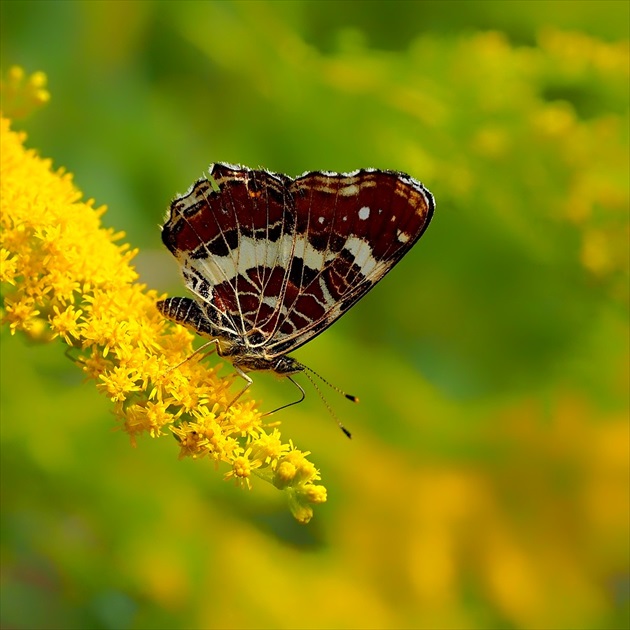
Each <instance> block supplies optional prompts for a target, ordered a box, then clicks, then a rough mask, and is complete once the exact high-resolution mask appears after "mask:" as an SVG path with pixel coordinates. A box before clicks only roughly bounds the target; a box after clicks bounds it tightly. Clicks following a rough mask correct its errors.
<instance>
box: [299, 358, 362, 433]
mask: <svg viewBox="0 0 630 630" xmlns="http://www.w3.org/2000/svg"><path fill="white" fill-rule="evenodd" d="M303 367H304V374H306V378H308V380H309V381H311V384H312V385H313V387H314V388H315V391H316V392H317V393H318V394H319V397H320V398H321V399H322V401H323V403H324V405H325V406H326V409H328V413H329V414H330V415H331V416H332V417H333V419H334V420H335V422H336V423H337V424H338V425H339V428H340V429H341V430H342V431H343V432H344V434H345V435H346V436H347V437H349V438H351V437H352V434H351V433H350V431H348V429H346V427H344V426H343V424H341V422H340V420H339V418H337V415H336V414H335V412H334V411H333V410H332V407H331V406H330V405H329V404H328V401H327V400H326V399H325V398H324V395H323V394H322V390H321V389H320V388H319V387H318V386H317V383H316V382H315V379H313V377H312V376H311V374H314V375H315V376H317V378H318V379H320V380H321V381H323V382H324V383H326V385H328V387H330V388H331V389H334V390H335V391H336V392H338V393H339V394H341V395H342V396H345V397H346V398H347V399H348V400H351V401H352V402H355V403H358V402H359V399H358V398H357V397H356V396H352V395H351V394H346V392H344V391H343V390H341V389H339V387H336V386H335V385H333V384H332V383H329V382H328V381H327V380H326V379H325V378H324V377H322V376H320V375H319V374H318V373H317V372H315V371H314V370H311V368H310V367H307V366H306V365H304V366H303ZM309 372H310V373H311V374H309Z"/></svg>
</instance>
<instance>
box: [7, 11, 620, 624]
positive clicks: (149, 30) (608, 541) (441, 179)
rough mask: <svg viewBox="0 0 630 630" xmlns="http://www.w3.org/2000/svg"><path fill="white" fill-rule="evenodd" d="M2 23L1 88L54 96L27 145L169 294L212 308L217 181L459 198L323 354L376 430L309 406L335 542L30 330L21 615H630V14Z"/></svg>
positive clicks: (13, 386)
mask: <svg viewBox="0 0 630 630" xmlns="http://www.w3.org/2000/svg"><path fill="white" fill-rule="evenodd" d="M1 8H2V16H1V17H2V19H1V25H0V26H1V31H0V32H1V39H2V43H1V52H2V69H3V71H5V72H6V70H7V69H8V67H9V66H11V65H13V64H19V65H22V66H23V67H24V68H25V69H26V71H27V72H33V71H36V70H42V71H44V72H45V73H46V74H47V75H48V79H49V88H50V91H51V93H52V100H51V102H50V104H49V105H48V107H47V108H45V109H44V110H42V111H41V112H39V113H37V114H36V115H34V116H33V117H32V118H30V119H29V120H28V121H26V122H17V123H16V125H15V126H16V127H17V128H22V129H25V130H26V131H27V132H28V134H29V139H28V145H29V146H32V147H36V148H37V149H38V150H39V151H40V152H41V154H42V155H43V156H46V157H51V158H53V160H54V163H55V165H57V166H65V167H67V168H68V170H70V171H71V172H73V173H74V174H75V181H76V182H77V185H78V186H79V188H80V189H81V190H82V191H84V193H85V196H86V197H94V198H95V199H96V201H97V203H98V204H107V205H108V207H109V210H108V212H107V214H106V215H105V217H104V223H105V225H107V226H111V227H114V228H116V229H117V230H124V231H125V232H126V233H127V239H128V241H129V242H130V243H131V244H132V246H134V247H139V248H140V249H141V252H140V254H139V255H138V257H137V260H136V262H137V268H138V270H139V272H140V274H141V277H142V280H143V281H144V282H146V283H147V284H148V285H149V286H150V287H151V288H156V289H158V290H160V291H168V292H169V293H171V294H172V295H183V294H184V289H183V285H182V283H181V282H180V280H179V277H178V271H177V269H176V267H175V265H174V262H173V261H172V260H171V257H170V255H169V254H168V253H167V252H166V250H165V249H164V248H163V247H162V245H161V242H160V235H159V224H160V223H161V221H162V219H163V216H164V213H165V210H166V207H167V205H168V203H169V201H170V199H171V198H172V197H173V196H174V195H175V194H176V193H177V192H183V191H184V190H186V188H187V187H188V186H189V185H190V184H191V183H192V181H193V180H194V179H196V178H198V177H200V176H201V175H202V174H203V173H204V171H205V170H206V169H207V167H208V164H209V163H210V162H213V161H230V162H236V163H242V164H246V165H249V166H252V167H253V166H264V167H266V168H269V169H272V170H278V171H282V172H286V173H288V174H290V175H297V174H299V173H301V172H303V171H305V170H309V169H327V170H351V169H355V168H359V167H365V166H373V167H381V168H391V169H399V170H403V171H406V172H409V173H410V174H412V175H413V176H414V177H416V178H418V179H420V180H421V181H423V182H424V183H425V185H427V186H428V187H429V188H430V190H432V191H433V193H434V194H435V197H436V200H437V211H436V215H435V218H434V221H433V223H432V225H431V226H430V228H429V230H428V231H427V233H426V235H425V236H424V237H423V239H422V240H421V242H420V243H419V245H418V246H417V247H416V248H415V249H414V251H412V252H411V253H410V254H409V255H408V256H407V257H406V258H405V260H404V261H402V262H401V263H400V265H399V266H398V267H397V268H396V270H395V271H394V272H392V274H391V275H390V276H388V277H387V278H386V279H385V280H384V282H383V283H382V284H381V285H379V286H378V287H377V288H376V289H375V290H374V291H373V292H372V293H370V295H368V296H366V297H365V298H364V299H363V300H362V301H361V303H360V304H358V305H357V306H356V307H355V308H354V309H352V312H351V313H349V314H348V315H347V316H346V317H344V318H343V319H342V320H340V321H339V322H338V323H337V324H335V326H334V327H333V328H332V329H330V330H329V331H327V332H326V333H325V334H324V335H322V336H321V337H320V338H318V339H317V340H316V341H314V342H312V343H310V344H308V345H307V346H306V347H305V348H304V349H302V350H300V351H299V353H298V355H297V356H298V358H299V359H300V360H301V361H303V362H304V363H306V364H307V365H309V366H311V367H312V368H313V369H315V370H317V371H318V372H320V373H321V374H322V375H324V376H325V377H326V378H327V379H329V380H330V381H332V382H333V383H335V384H337V385H339V386H340V387H342V388H344V389H346V390H347V391H350V392H352V393H354V394H356V395H358V396H359V397H360V398H361V401H362V402H361V404H360V405H350V404H348V403H346V402H345V401H344V400H343V399H342V398H340V397H338V396H337V394H335V393H334V392H332V391H326V392H325V393H326V397H327V399H328V400H329V402H330V404H331V405H332V406H333V407H334V408H335V410H336V412H337V413H338V415H339V416H340V418H341V419H342V420H343V422H344V424H345V425H346V426H347V427H348V428H349V429H350V430H351V431H352V432H353V435H354V439H353V440H352V441H348V440H346V439H345V438H344V436H343V435H342V434H341V432H340V431H339V430H338V429H337V427H336V426H335V424H334V423H333V422H332V421H331V419H330V417H329V415H328V414H327V412H326V409H325V407H324V405H323V404H322V402H321V401H320V400H319V398H318V396H317V394H316V393H315V392H313V391H312V390H310V391H309V392H308V397H307V400H306V402H305V403H304V404H302V405H300V406H299V407H297V408H292V409H291V410H289V411H287V412H285V413H283V414H282V416H281V417H279V418H278V419H280V420H282V430H283V434H284V436H285V439H286V438H288V437H292V439H293V440H294V442H295V443H296V445H297V446H298V447H300V448H302V449H308V450H310V451H312V455H311V459H312V461H313V462H314V463H315V465H316V466H318V467H319V468H320V469H321V472H322V476H323V483H324V484H325V485H326V486H327V488H328V491H329V502H328V503H327V504H325V505H323V506H320V507H319V508H317V509H316V513H315V518H314V519H313V521H312V522H311V523H310V524H309V525H308V526H306V527H301V526H299V525H297V524H296V523H295V522H294V521H293V520H292V517H291V516H290V514H289V512H288V510H287V509H286V505H285V504H284V498H283V496H282V495H281V493H278V492H276V491H274V490H273V489H272V488H269V487H267V484H263V483H262V482H259V483H257V484H256V485H255V488H254V490H253V491H251V492H247V491H242V490H239V489H237V488H235V487H234V486H232V485H231V484H229V483H225V482H223V481H222V480H221V475H220V474H217V473H216V472H215V471H214V469H213V467H212V466H211V465H210V464H209V463H208V462H204V461H190V460H184V461H178V460H177V457H176V447H175V444H174V441H173V440H172V439H171V438H168V437H166V438H164V439H162V440H150V439H149V438H146V439H144V440H141V441H140V443H139V447H138V448H137V449H135V450H134V449H132V448H131V447H130V445H129V442H128V439H127V437H126V435H125V434H124V433H122V432H116V431H113V430H112V429H113V428H114V427H115V419H114V417H113V415H112V412H111V405H110V404H109V403H108V401H106V400H105V399H104V398H102V397H100V396H99V395H98V394H97V393H96V391H95V388H94V386H93V384H91V383H87V384H85V383H82V382H81V376H80V374H79V373H78V370H77V369H76V368H75V366H73V365H72V364H71V363H70V362H69V361H67V360H66V359H65V358H64V356H63V348H62V346H61V344H58V345H50V346H38V345H33V344H28V343H27V342H25V340H24V339H22V338H20V337H15V338H10V337H9V336H8V335H7V333H6V331H3V333H2V432H1V437H2V471H1V472H2V475H1V488H2V521H1V524H2V573H1V580H2V583H1V585H2V601H1V604H2V605H1V611H0V615H1V622H2V627H5V628H18V629H20V628H392V629H397V628H452V629H458V628H479V629H486V628H488V629H489V628H544V629H555V628H557V629H574V628H597V629H612V628H627V627H628V624H629V619H628V604H629V598H628V590H629V587H630V581H629V572H628V566H629V561H628V554H629V550H628V524H629V506H628V450H629V446H628V437H629V436H628V186H629V184H628V48H627V45H628V20H629V4H628V3H627V2H605V1H599V2H597V1H595V2H529V1H526V2H516V1H515V2H455V1H453V2H360V1H356V2H298V1H296V2H227V1H226V2H206V3H198V2H180V3H174V2H173V3H171V2H107V3H104V2H96V1H94V2H92V1H89V2H3V3H2V7H1ZM226 370H227V368H226ZM306 385H307V386H308V383H307V384H306ZM253 395H254V396H255V397H256V398H257V399H259V400H260V401H261V405H262V408H263V409H270V408H273V407H274V406H277V405H279V404H282V402H286V400H287V397H291V396H293V395H294V392H293V390H292V388H291V385H290V384H289V383H286V382H276V381H275V380H274V379H272V378H268V377H266V376H264V375H263V376H259V377H257V378H256V382H255V387H254V388H253Z"/></svg>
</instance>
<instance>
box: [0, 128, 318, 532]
mask: <svg viewBox="0 0 630 630" xmlns="http://www.w3.org/2000/svg"><path fill="white" fill-rule="evenodd" d="M23 140H24V135H23V134H18V133H15V132H13V131H11V130H10V127H9V121H8V119H6V118H1V119H0V143H1V144H0V153H1V156H2V159H1V166H0V196H1V200H2V205H1V211H2V213H1V219H0V226H1V230H0V278H1V279H2V283H3V284H2V287H3V296H4V308H3V322H4V323H5V324H6V325H8V326H9V328H10V330H11V333H12V334H14V333H16V332H17V331H20V332H23V333H25V334H27V335H30V336H31V337H33V338H36V339H39V340H42V341H51V340H53V339H55V338H59V339H61V340H62V341H63V342H64V343H66V344H68V346H71V347H72V348H73V351H72V353H73V354H74V355H77V357H76V359H77V362H78V364H79V365H80V366H81V368H82V369H83V371H84V373H85V375H86V376H87V377H88V379H90V380H93V381H95V382H96V387H97V388H98V389H99V390H100V391H101V392H103V393H104V394H105V395H106V396H108V397H109V398H110V399H111V400H112V401H113V403H114V409H115V412H116V414H117V415H118V417H119V418H120V420H121V422H122V426H123V427H124V429H125V430H126V431H127V432H128V433H129V435H130V437H131V439H132V441H133V442H135V439H136V436H138V435H142V434H144V433H148V434H149V435H151V436H152V437H160V436H162V435H165V434H168V433H170V432H172V433H173V434H174V435H175V437H176V438H177V442H176V444H178V445H179V449H180V456H181V457H193V458H202V457H204V456H207V457H209V458H210V459H212V460H214V462H215V463H216V464H217V465H218V464H219V463H221V462H223V463H226V464H227V465H228V466H229V467H230V469H229V471H228V472H227V474H226V475H225V478H226V479H234V480H235V481H236V482H237V483H238V485H241V486H246V487H248V488H250V487H251V485H252V482H251V480H252V476H253V475H256V476H257V477H259V478H261V479H264V480H265V481H267V482H269V483H272V484H273V485H274V486H276V487H277V488H279V489H281V490H283V491H285V492H286V493H287V496H288V499H289V507H290V509H291V511H292V513H293V515H294V516H295V518H296V519H297V520H299V521H300V522H302V523H306V522H308V521H309V520H310V518H311V517H312V515H313V510H312V505H314V504H317V503H322V502H324V501H325V500H326V490H325V488H324V487H323V486H320V485H316V484H315V482H316V481H318V480H319V473H318V471H317V470H316V469H315V467H314V466H313V465H312V464H311V463H310V462H308V460H307V459H306V456H307V455H308V453H301V452H300V451H299V450H297V449H295V448H294V447H293V445H292V444H283V443H282V439H281V435H280V432H279V431H278V430H277V429H272V430H271V432H270V433H267V431H266V429H265V427H264V426H263V424H262V421H261V415H260V413H259V412H258V410H257V409H256V408H255V405H254V403H253V402H252V401H249V402H242V403H239V404H235V405H233V406H232V407H231V408H230V409H227V410H226V407H225V406H226V404H227V402H228V401H229V400H230V395H229V392H228V388H229V382H230V381H229V380H228V379H222V378H220V377H218V376H217V374H216V373H215V370H213V369H212V367H210V366H206V365H205V364H203V363H200V362H199V361H198V360H197V358H196V357H194V358H193V359H191V360H190V361H183V360H184V359H185V358H186V357H187V356H189V355H190V354H191V352H192V345H191V344H192V335H191V334H190V333H188V332H187V331H186V330H184V329H183V328H181V327H180V326H178V325H175V324H171V323H167V322H166V321H165V320H164V318H163V317H162V315H161V314H160V313H158V311H157V310H156V308H155V302H156V301H157V300H158V298H159V297H160V296H158V294H157V293H156V292H155V291H151V290H147V288H146V287H145V286H143V285H141V284H138V282H137V279H138V276H137V274H136V272H135V271H134V269H133V267H132V266H131V265H130V261H131V259H132V258H133V256H134V255H135V253H136V250H132V249H130V248H129V246H127V245H124V244H122V245H119V244H117V243H116V241H119V240H120V239H121V238H122V236H123V235H122V234H114V233H113V231H111V230H106V229H104V228H103V227H102V226H101V223H100V217H101V215H102V214H103V212H104V210H105V208H94V205H93V202H92V201H91V200H90V201H87V202H82V201H80V199H81V193H80V192H79V191H78V190H77V189H76V187H75V186H74V185H73V183H72V179H71V176H70V175H69V174H67V173H66V174H64V173H63V172H62V171H54V170H52V168H51V163H50V160H43V159H41V158H40V157H38V156H37V155H36V154H35V152H34V151H32V150H26V149H24V147H23ZM173 366H177V367H175V368H173Z"/></svg>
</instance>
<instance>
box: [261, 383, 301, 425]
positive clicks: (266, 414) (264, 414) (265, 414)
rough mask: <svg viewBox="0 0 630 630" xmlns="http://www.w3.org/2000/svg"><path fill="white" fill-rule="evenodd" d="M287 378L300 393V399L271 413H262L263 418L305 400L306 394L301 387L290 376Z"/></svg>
mask: <svg viewBox="0 0 630 630" xmlns="http://www.w3.org/2000/svg"><path fill="white" fill-rule="evenodd" d="M287 378H288V379H289V380H290V381H291V382H292V383H293V384H294V385H295V386H296V387H297V388H298V389H299V390H300V393H301V395H300V398H298V400H294V401H293V402H290V403H287V404H286V405H282V407H278V408H277V409H274V410H273V411H268V412H267V413H263V415H262V416H263V418H264V417H265V416H270V415H271V414H272V413H276V411H280V409H286V408H287V407H292V406H293V405H298V404H299V403H301V402H302V401H303V400H304V399H305V398H306V392H305V391H304V390H303V389H302V386H301V385H300V384H299V383H298V382H297V381H294V380H293V379H292V378H291V377H290V376H287Z"/></svg>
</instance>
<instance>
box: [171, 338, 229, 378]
mask: <svg viewBox="0 0 630 630" xmlns="http://www.w3.org/2000/svg"><path fill="white" fill-rule="evenodd" d="M211 344H214V348H212V349H211V350H208V352H204V354H203V356H202V357H201V359H202V360H203V359H205V358H206V357H207V356H210V355H211V354H212V353H213V352H216V351H217V348H218V347H219V340H218V339H210V341H207V342H206V343H204V344H203V345H202V346H199V347H198V348H197V349H196V350H195V351H194V352H191V353H190V354H189V355H188V356H187V357H186V358H185V359H184V360H183V361H180V362H179V363H178V364H177V365H174V366H173V367H171V368H169V370H168V371H169V372H170V371H171V370H176V369H177V368H178V367H180V366H182V365H184V363H187V362H188V361H190V359H192V358H193V357H194V356H195V355H196V354H199V353H200V352H202V351H203V350H205V349H206V348H207V347H208V346H209V345H211Z"/></svg>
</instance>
